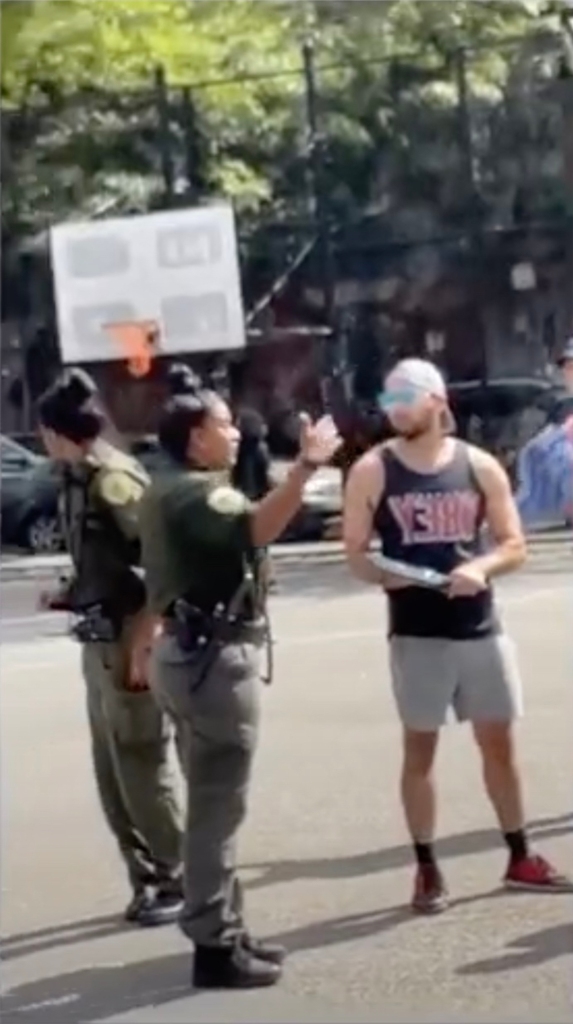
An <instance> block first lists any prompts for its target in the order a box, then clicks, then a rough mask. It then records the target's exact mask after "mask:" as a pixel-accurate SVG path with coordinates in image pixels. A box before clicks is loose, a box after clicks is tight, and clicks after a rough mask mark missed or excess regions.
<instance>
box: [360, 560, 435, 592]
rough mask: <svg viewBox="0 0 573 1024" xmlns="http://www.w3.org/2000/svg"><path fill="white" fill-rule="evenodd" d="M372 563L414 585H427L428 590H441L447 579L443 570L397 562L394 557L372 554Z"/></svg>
mask: <svg viewBox="0 0 573 1024" xmlns="http://www.w3.org/2000/svg"><path fill="white" fill-rule="evenodd" d="M373 561H374V564H375V565H376V566H377V567H378V568H379V569H382V570H383V571H384V572H388V573H391V574H392V576H399V577H400V578H401V579H404V580H408V581H409V582H410V583H412V584H413V585H414V586H416V587H427V588H428V589H429V590H443V589H444V588H445V587H447V585H448V583H449V580H448V577H447V576H446V575H445V574H444V573H443V572H436V571H435V569H425V568H421V567H420V566H418V565H408V563H407V562H399V561H398V560H397V559H395V558H386V556H385V555H374V559H373Z"/></svg>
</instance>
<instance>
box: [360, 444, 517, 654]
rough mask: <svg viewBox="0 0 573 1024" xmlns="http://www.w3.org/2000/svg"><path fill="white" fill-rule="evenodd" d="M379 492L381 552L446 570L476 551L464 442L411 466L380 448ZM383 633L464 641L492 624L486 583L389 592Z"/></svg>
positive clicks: (475, 515) (479, 515)
mask: <svg viewBox="0 0 573 1024" xmlns="http://www.w3.org/2000/svg"><path fill="white" fill-rule="evenodd" d="M381 458H382V462H383V466H384V477H385V484H384V493H383V495H382V497H381V499H380V502H379V504H378V507H377V509H376V511H375V515H374V528H375V531H376V533H377V534H378V536H379V538H380V541H381V545H382V550H383V552H384V554H385V555H387V556H388V557H389V558H396V559H398V560H400V561H402V562H407V563H408V564H410V565H415V566H420V567H424V568H429V569H435V570H436V571H437V572H441V573H446V574H448V573H450V572H452V570H453V569H455V568H456V567H457V566H458V565H460V564H461V563H463V562H466V561H469V560H470V559H472V558H475V557H477V556H478V555H479V554H481V552H482V550H483V541H482V527H483V524H484V516H485V501H484V496H483V492H482V490H481V488H480V486H479V483H478V480H477V477H476V474H475V472H474V469H473V467H472V464H471V460H470V455H469V451H468V448H467V446H466V445H465V444H464V443H463V442H462V441H456V442H455V447H454V452H453V456H452V458H451V459H450V461H449V462H448V463H447V465H445V466H444V467H442V468H441V469H439V470H437V471H436V472H435V473H418V472H415V471H414V470H412V469H410V468H409V467H408V466H406V465H405V464H404V463H403V462H401V461H400V459H399V458H398V457H397V456H396V455H395V454H394V452H393V451H392V450H391V449H390V448H383V449H382V452H381ZM388 601H389V612H390V616H389V617H390V622H389V632H390V635H391V636H422V637H443V638H448V639H452V640H469V639H475V638H477V637H482V636H488V635H490V634H491V633H495V632H497V631H498V629H499V626H498V623H497V618H496V614H495V609H494V602H493V594H492V591H491V588H489V587H488V589H487V590H486V591H483V592H482V593H479V594H476V595H475V596H472V597H459V598H449V597H447V596H446V595H445V594H443V593H440V592H439V591H433V590H428V589H426V588H423V587H415V586H413V587H405V588H403V589H400V590H395V591H389V593H388Z"/></svg>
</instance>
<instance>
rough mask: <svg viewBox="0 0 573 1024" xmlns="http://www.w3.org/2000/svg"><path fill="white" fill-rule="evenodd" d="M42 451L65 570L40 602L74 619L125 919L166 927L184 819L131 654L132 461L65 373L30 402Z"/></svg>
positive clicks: (140, 608) (173, 914)
mask: <svg viewBox="0 0 573 1024" xmlns="http://www.w3.org/2000/svg"><path fill="white" fill-rule="evenodd" d="M38 411H39V419H40V432H41V435H42V439H43V442H44V446H45V448H46V450H47V452H48V455H49V456H50V457H51V458H52V459H54V460H55V461H56V462H58V463H61V464H62V466H63V467H64V484H63V488H62V493H61V501H60V506H61V518H62V525H63V531H64V536H65V539H66V543H67V547H68V551H69V554H70V557H71V560H72V567H73V574H72V578H71V581H70V582H69V584H67V585H66V587H65V589H64V590H61V591H59V592H58V593H57V594H54V595H51V596H49V597H46V598H45V599H44V600H45V604H47V605H48V606H50V607H52V608H58V609H62V610H63V609H65V610H69V611H71V612H73V613H74V615H75V616H76V617H77V618H76V625H75V634H76V637H77V639H78V640H79V641H80V643H81V646H82V671H83V676H84V680H85V684H86V697H87V712H88V724H89V729H90V736H91V747H92V757H93V768H94V775H95V780H96V785H97V789H98V793H99V797H100V801H101V806H102V809H103V812H104V815H105V817H106V819H107V822H108V825H109V827H110V829H111V831H112V832H113V834H114V836H115V839H116V841H117V843H118V846H119V849H120V851H121V854H122V857H123V859H124V861H125V864H126V867H127V872H128V876H129V881H130V884H131V887H132V890H133V895H132V899H131V900H130V902H129V905H128V907H127V909H126V911H125V917H126V919H127V920H128V921H131V922H136V923H138V924H141V925H158V924H164V923H169V922H172V921H174V920H175V919H176V918H177V916H178V914H179V912H180V910H181V907H182V880H181V856H182V851H181V841H182V833H181V822H180V810H179V807H178V802H177V799H176V795H175V789H174V780H173V778H172V773H171V767H170V762H169V758H168V752H169V743H170V735H171V731H170V727H169V724H168V720H167V718H166V716H165V715H164V714H163V713H162V712H161V711H160V710H159V708H158V706H157V704H156V703H155V700H154V698H153V695H152V694H151V692H150V690H149V687H148V684H147V680H146V679H145V678H143V677H142V676H141V675H136V674H134V672H133V671H132V659H131V649H132V646H133V645H134V644H136V643H137V642H138V634H139V631H140V630H143V629H144V627H146V622H147V613H146V594H145V587H144V584H143V583H142V580H141V578H140V576H139V575H138V573H137V572H136V569H135V566H136V564H137V562H138V560H139V540H138V509H139V502H140V499H141V497H142V495H143V493H144V491H145V489H146V487H147V485H148V483H149V480H148V477H147V475H146V473H145V472H144V470H143V469H142V468H141V466H140V465H139V464H138V463H137V462H136V461H135V460H134V459H133V458H131V457H130V456H127V455H125V454H124V453H123V452H121V451H119V450H118V449H117V448H115V447H114V446H112V445H111V444H109V443H108V442H105V441H104V440H103V437H102V435H103V433H104V431H105V430H106V427H107V422H106V417H105V415H104V414H103V412H102V409H101V406H100V404H99V398H98V395H97V392H96V388H95V385H94V384H93V382H92V381H91V379H90V378H89V377H88V376H87V374H84V373H83V372H82V371H80V370H72V371H67V372H65V373H64V374H63V375H62V376H61V378H59V379H58V380H57V381H56V383H55V384H53V386H52V387H50V388H49V390H48V391H46V393H45V394H44V395H43V397H42V398H41V399H40V401H39V406H38Z"/></svg>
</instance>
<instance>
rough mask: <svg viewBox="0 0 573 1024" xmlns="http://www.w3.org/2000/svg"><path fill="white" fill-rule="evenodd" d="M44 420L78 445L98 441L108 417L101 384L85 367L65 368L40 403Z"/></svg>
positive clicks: (51, 428) (39, 411) (41, 415)
mask: <svg viewBox="0 0 573 1024" xmlns="http://www.w3.org/2000/svg"><path fill="white" fill-rule="evenodd" d="M38 416H39V419H40V423H41V424H42V426H43V427H45V428H47V429H48V430H53V431H54V433H55V434H59V435H60V436H61V437H65V438H67V439H68V440H69V441H72V442H73V443H74V444H83V443H86V442H89V441H95V439H96V438H97V437H99V436H100V434H101V433H102V432H103V430H104V428H105V426H106V424H107V420H106V416H105V413H104V411H103V409H102V408H101V405H100V404H99V400H98V393H97V387H96V385H95V383H94V381H93V380H92V378H91V377H90V376H89V374H87V373H86V372H85V371H84V370H79V369H72V370H65V371H64V372H63V373H62V374H61V375H60V376H59V377H58V378H57V380H56V381H55V383H54V384H52V385H51V387H49V388H48V390H47V391H45V392H44V394H43V395H42V397H41V398H40V400H39V402H38Z"/></svg>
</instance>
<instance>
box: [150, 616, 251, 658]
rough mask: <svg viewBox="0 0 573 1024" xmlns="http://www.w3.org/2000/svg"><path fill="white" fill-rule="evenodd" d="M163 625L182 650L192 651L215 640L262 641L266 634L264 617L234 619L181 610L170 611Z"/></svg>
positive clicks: (234, 641)
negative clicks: (226, 619)
mask: <svg viewBox="0 0 573 1024" xmlns="http://www.w3.org/2000/svg"><path fill="white" fill-rule="evenodd" d="M163 628H164V631H165V633H167V634H168V635H169V636H173V637H175V639H176V640H177V642H178V644H179V646H180V647H181V648H182V650H184V651H187V652H189V653H193V652H200V651H202V650H205V649H206V648H207V647H208V646H209V644H211V643H212V642H213V640H214V639H215V637H216V639H217V641H218V644H219V645H220V646H221V645H223V646H225V645H226V644H241V643H242V644H256V645H257V646H260V645H262V644H263V643H264V642H265V639H266V635H267V625H266V622H265V621H264V619H260V620H258V621H245V620H240V619H237V620H236V621H234V622H229V621H225V620H214V619H210V617H209V616H205V617H202V616H201V617H197V618H195V617H194V616H192V615H187V616H186V615H185V614H184V613H181V614H179V615H176V614H173V613H171V614H168V615H166V616H165V617H164V619H163Z"/></svg>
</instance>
